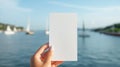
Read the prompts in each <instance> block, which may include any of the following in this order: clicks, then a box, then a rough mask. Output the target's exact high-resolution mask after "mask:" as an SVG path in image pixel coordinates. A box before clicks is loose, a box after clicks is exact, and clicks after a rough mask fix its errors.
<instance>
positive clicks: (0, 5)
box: [0, 0, 32, 12]
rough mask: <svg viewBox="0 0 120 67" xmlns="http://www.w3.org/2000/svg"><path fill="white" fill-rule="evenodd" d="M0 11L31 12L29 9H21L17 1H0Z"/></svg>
mask: <svg viewBox="0 0 120 67" xmlns="http://www.w3.org/2000/svg"><path fill="white" fill-rule="evenodd" d="M0 9H2V10H11V11H22V12H31V11H32V10H31V9H30V8H23V7H20V6H19V0H0Z"/></svg>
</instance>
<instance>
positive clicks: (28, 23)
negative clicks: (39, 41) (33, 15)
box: [26, 19, 34, 35]
mask: <svg viewBox="0 0 120 67" xmlns="http://www.w3.org/2000/svg"><path fill="white" fill-rule="evenodd" d="M26 34H28V35H31V34H34V32H33V31H31V30H30V19H29V20H28V22H27V28H26Z"/></svg>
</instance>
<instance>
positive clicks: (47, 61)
mask: <svg viewBox="0 0 120 67" xmlns="http://www.w3.org/2000/svg"><path fill="white" fill-rule="evenodd" d="M52 54H53V52H52V49H51V48H50V49H49V50H48V53H47V57H46V60H45V63H47V64H48V63H51V58H52Z"/></svg>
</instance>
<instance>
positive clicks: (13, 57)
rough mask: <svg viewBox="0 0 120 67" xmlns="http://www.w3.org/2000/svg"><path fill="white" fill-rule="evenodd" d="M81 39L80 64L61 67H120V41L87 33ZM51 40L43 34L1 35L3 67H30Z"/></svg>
mask: <svg viewBox="0 0 120 67" xmlns="http://www.w3.org/2000/svg"><path fill="white" fill-rule="evenodd" d="M85 33H86V34H88V35H90V37H86V38H83V37H79V36H78V61H71V62H70V61H65V62H64V63H63V64H62V65H60V66H59V67H120V37H115V36H109V35H105V34H100V33H98V32H93V31H86V32H85ZM79 34H81V31H78V35H79ZM48 41H49V40H48V36H47V35H45V32H44V31H43V30H41V31H35V34H34V35H26V34H25V33H24V32H19V33H16V34H15V35H10V36H7V35H4V34H3V33H0V67H30V58H31V56H32V55H33V54H34V52H35V51H36V50H37V49H38V48H39V47H40V46H41V45H43V44H44V43H46V42H48Z"/></svg>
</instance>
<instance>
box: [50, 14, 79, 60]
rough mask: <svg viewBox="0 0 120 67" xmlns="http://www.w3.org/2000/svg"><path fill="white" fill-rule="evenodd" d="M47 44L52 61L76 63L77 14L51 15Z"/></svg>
mask: <svg viewBox="0 0 120 67" xmlns="http://www.w3.org/2000/svg"><path fill="white" fill-rule="evenodd" d="M49 22H50V25H49V27H50V34H49V43H50V45H51V46H52V49H53V57H52V60H53V61H58V60H59V61H77V22H78V19H77V14H75V13H51V14H50V16H49Z"/></svg>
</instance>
